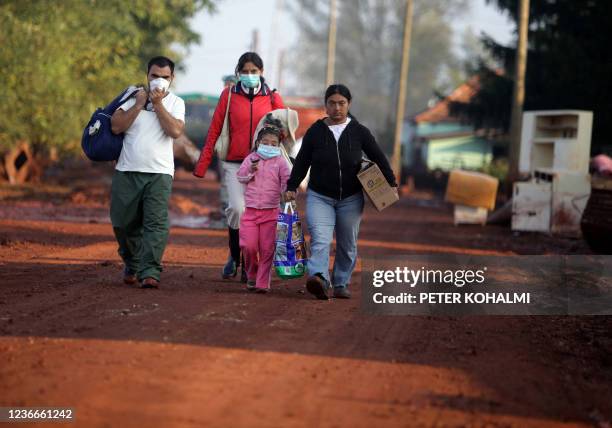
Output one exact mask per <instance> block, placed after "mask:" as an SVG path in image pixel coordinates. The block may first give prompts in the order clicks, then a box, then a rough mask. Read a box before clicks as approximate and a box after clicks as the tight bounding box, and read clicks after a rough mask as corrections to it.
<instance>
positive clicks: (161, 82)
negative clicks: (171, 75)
mask: <svg viewBox="0 0 612 428" xmlns="http://www.w3.org/2000/svg"><path fill="white" fill-rule="evenodd" d="M169 87H170V82H169V81H167V80H166V79H164V78H163V77H158V78H157V79H153V80H151V81H150V82H149V90H150V91H154V90H155V89H157V88H159V89H161V90H162V91H164V92H166V91H167V90H168V88H169Z"/></svg>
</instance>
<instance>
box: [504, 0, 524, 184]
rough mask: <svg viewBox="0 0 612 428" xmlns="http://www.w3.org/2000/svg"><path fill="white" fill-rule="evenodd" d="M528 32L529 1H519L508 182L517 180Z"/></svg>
mask: <svg viewBox="0 0 612 428" xmlns="http://www.w3.org/2000/svg"><path fill="white" fill-rule="evenodd" d="M528 31H529V0H520V2H519V11H518V46H517V48H516V64H515V70H514V90H513V94H512V116H511V117H510V171H509V177H508V178H509V182H510V183H511V182H513V181H515V180H517V179H518V178H519V155H520V150H521V127H522V123H523V104H524V102H525V71H526V69H527V37H528Z"/></svg>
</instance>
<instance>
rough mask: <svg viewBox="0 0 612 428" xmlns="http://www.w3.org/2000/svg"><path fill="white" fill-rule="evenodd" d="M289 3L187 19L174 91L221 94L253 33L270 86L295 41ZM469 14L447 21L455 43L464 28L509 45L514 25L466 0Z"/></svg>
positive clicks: (479, 1)
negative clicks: (189, 37)
mask: <svg viewBox="0 0 612 428" xmlns="http://www.w3.org/2000/svg"><path fill="white" fill-rule="evenodd" d="M288 1H291V0H222V1H220V2H219V3H218V4H217V12H216V13H214V14H212V15H211V14H209V13H208V12H200V13H198V14H197V15H196V16H195V17H194V18H193V19H192V28H193V29H194V30H195V31H196V32H198V33H200V35H201V42H200V44H199V45H192V46H191V48H190V50H189V54H188V56H187V57H186V61H185V65H186V71H185V72H184V73H179V74H178V75H177V78H176V81H175V91H176V92H177V93H186V92H202V93H205V94H207V95H217V94H218V93H220V92H221V89H222V82H221V77H222V76H223V75H226V74H232V73H233V71H234V67H235V66H236V62H237V61H238V58H239V57H240V55H241V54H242V53H244V52H246V51H247V50H249V49H250V47H251V43H252V39H253V31H254V30H255V29H257V31H258V35H259V37H258V38H259V44H258V46H259V49H258V52H259V53H260V54H261V56H262V58H263V60H264V75H265V76H266V80H267V81H268V82H269V83H270V85H271V86H272V87H274V88H278V89H279V91H281V92H282V87H279V82H278V66H277V65H278V53H279V51H280V50H283V49H285V50H289V49H290V48H291V46H292V45H293V44H294V43H295V40H296V39H297V29H296V28H295V26H294V25H292V24H291V23H292V19H291V16H290V14H289V13H288V12H287V11H286V7H284V6H285V3H286V2H288ZM471 2H472V5H471V7H470V10H469V11H467V13H466V14H464V16H462V17H460V18H459V19H457V20H456V21H455V22H454V23H453V28H454V30H455V40H456V43H457V44H458V40H459V35H460V34H462V33H463V31H464V30H465V29H466V28H467V27H470V28H471V29H472V31H474V33H475V34H477V35H478V34H480V32H482V31H484V32H486V33H488V34H489V35H490V36H493V38H494V39H495V40H497V41H498V42H500V43H504V44H506V43H511V42H512V40H513V31H514V25H513V24H512V23H511V22H510V20H509V19H508V18H507V17H506V16H504V15H501V14H500V13H499V11H498V10H497V9H496V8H495V7H493V6H490V5H487V4H486V3H485V0H471Z"/></svg>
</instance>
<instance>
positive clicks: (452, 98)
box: [414, 76, 479, 123]
mask: <svg viewBox="0 0 612 428" xmlns="http://www.w3.org/2000/svg"><path fill="white" fill-rule="evenodd" d="M478 89H479V78H478V76H474V77H472V78H471V79H470V80H468V81H467V82H465V83H463V84H462V85H460V86H459V87H457V88H456V89H455V90H454V91H453V92H451V94H450V95H449V96H447V97H446V98H444V99H442V100H440V101H438V102H437V103H436V104H435V105H434V106H433V107H431V108H429V109H427V110H425V111H423V112H421V113H419V114H417V115H416V116H415V117H414V121H415V122H416V123H423V122H427V123H436V122H457V121H458V118H456V117H452V116H451V115H450V103H451V102H462V103H466V102H468V101H470V100H471V99H472V97H473V96H474V95H476V93H477V92H478Z"/></svg>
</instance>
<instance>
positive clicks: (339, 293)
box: [334, 286, 351, 299]
mask: <svg viewBox="0 0 612 428" xmlns="http://www.w3.org/2000/svg"><path fill="white" fill-rule="evenodd" d="M334 298H336V299H350V298H351V292H350V291H349V289H348V287H344V286H340V287H334Z"/></svg>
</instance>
